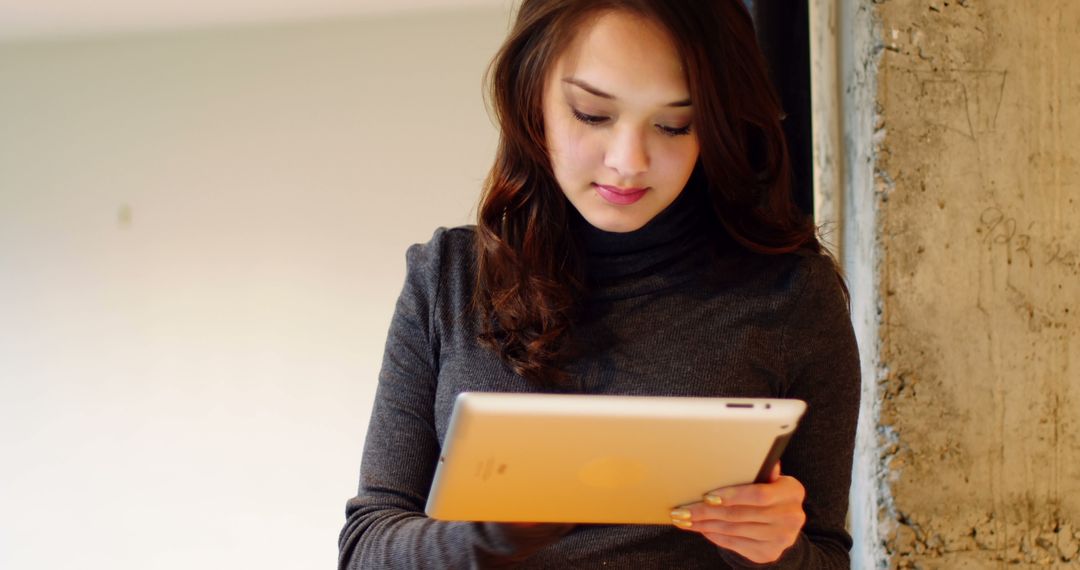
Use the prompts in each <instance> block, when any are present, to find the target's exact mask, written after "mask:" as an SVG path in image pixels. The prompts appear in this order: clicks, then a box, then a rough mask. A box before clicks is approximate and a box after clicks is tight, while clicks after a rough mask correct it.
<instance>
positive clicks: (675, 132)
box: [571, 109, 690, 137]
mask: <svg viewBox="0 0 1080 570" xmlns="http://www.w3.org/2000/svg"><path fill="white" fill-rule="evenodd" d="M571 112H572V113H573V114H574V118H575V119H577V120H579V121H581V122H582V123H585V124H586V125H599V124H600V123H603V122H604V121H606V120H607V119H608V118H607V117H598V116H596V115H586V114H585V113H582V112H581V111H578V110H577V109H571ZM656 126H657V128H659V129H660V132H662V133H664V134H665V135H667V136H669V137H678V136H683V135H688V134H690V125H686V126H685V127H678V128H676V127H665V126H663V125H656Z"/></svg>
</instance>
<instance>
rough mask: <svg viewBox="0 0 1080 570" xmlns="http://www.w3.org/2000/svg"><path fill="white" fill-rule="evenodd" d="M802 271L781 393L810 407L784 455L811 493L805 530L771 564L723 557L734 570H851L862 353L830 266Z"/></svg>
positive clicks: (821, 263)
mask: <svg viewBox="0 0 1080 570" xmlns="http://www.w3.org/2000/svg"><path fill="white" fill-rule="evenodd" d="M803 261H804V263H802V264H800V268H799V273H801V275H800V276H801V277H802V279H801V281H802V284H801V285H797V286H798V287H800V288H801V289H802V292H801V293H800V294H799V296H798V297H797V299H796V302H795V305H794V306H793V308H792V311H791V314H790V315H789V316H788V322H787V325H786V327H785V329H784V333H783V340H782V347H783V354H784V357H785V359H786V362H787V369H788V384H787V385H786V387H785V390H784V393H783V394H782V396H783V397H785V398H798V399H800V400H803V401H805V402H806V403H807V411H806V414H805V416H804V417H803V419H802V421H801V422H800V424H799V428H798V430H797V431H796V432H795V435H794V436H793V437H792V439H791V442H790V443H789V444H788V447H787V449H786V450H785V452H784V454H783V456H782V457H781V458H780V465H781V470H782V472H783V474H784V475H790V476H792V477H794V478H796V479H797V480H799V482H800V483H802V484H803V486H804V487H805V488H806V499H805V501H804V502H803V510H804V511H805V512H806V524H805V526H804V527H803V531H802V534H801V535H800V536H799V538H798V539H797V540H796V542H795V544H794V545H792V547H791V548H789V549H788V550H787V551H786V552H785V553H784V554H783V556H781V558H780V559H779V560H777V561H776V562H774V563H771V564H755V563H753V562H751V561H749V560H747V559H745V558H743V557H742V556H739V555H738V554H736V553H734V552H731V551H728V550H721V552H722V554H723V556H724V558H725V561H726V562H727V563H728V564H729V565H731V567H732V568H740V569H741V568H783V569H807V570H810V569H813V570H829V569H844V570H847V569H848V568H850V564H851V563H850V555H849V551H850V549H851V536H850V535H849V534H848V533H847V530H846V529H845V519H846V516H847V507H848V493H849V490H850V486H851V462H852V454H853V451H854V446H855V426H856V423H857V419H858V415H859V394H860V384H861V375H860V368H859V352H858V347H857V346H856V343H855V333H854V330H853V328H852V325H851V316H850V312H849V310H848V304H847V298H846V295H845V294H844V291H843V289H842V283H841V280H840V277H839V276H838V275H837V273H836V271H834V270H833V266H832V261H831V260H829V259H828V258H826V257H823V256H815V257H809V258H807V259H805V260H803Z"/></svg>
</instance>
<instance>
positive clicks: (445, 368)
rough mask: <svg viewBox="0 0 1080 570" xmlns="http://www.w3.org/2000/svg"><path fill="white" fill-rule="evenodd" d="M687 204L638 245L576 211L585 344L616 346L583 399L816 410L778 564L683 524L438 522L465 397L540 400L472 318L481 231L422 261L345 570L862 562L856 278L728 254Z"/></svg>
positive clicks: (426, 247) (460, 233)
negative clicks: (798, 521)
mask: <svg viewBox="0 0 1080 570" xmlns="http://www.w3.org/2000/svg"><path fill="white" fill-rule="evenodd" d="M688 194H689V193H688V192H684V196H681V197H680V198H679V199H678V200H676V201H675V203H673V204H672V205H671V206H669V207H668V208H667V209H666V210H665V211H663V212H661V213H660V214H659V215H658V216H657V217H656V218H654V219H653V220H652V221H651V222H649V224H647V225H646V226H645V227H643V228H642V229H640V230H638V231H636V232H630V233H624V234H611V233H606V232H603V231H600V230H598V229H596V228H593V227H592V226H590V225H588V223H586V222H584V220H583V219H581V218H580V216H577V215H576V212H573V214H574V215H575V217H574V221H573V223H572V224H571V225H572V227H571V231H574V232H578V235H579V237H580V238H581V242H582V243H583V245H584V247H585V249H586V251H587V254H588V255H587V271H588V277H589V280H590V283H591V288H590V295H589V298H588V302H587V306H586V311H585V313H586V314H587V315H589V317H588V318H587V319H585V321H584V322H582V323H580V325H579V326H580V329H579V330H580V331H581V333H582V334H580V335H579V336H580V338H592V339H603V340H602V342H599V344H597V346H596V347H595V349H594V350H591V351H590V352H589V353H588V355H587V356H583V357H580V358H579V359H578V360H576V361H574V362H573V363H571V364H570V365H569V367H568V370H569V371H570V372H571V377H572V378H573V381H574V382H575V384H574V385H573V386H570V387H569V388H568V391H571V392H579V393H590V394H620V395H660V396H715V397H737V396H767V397H780V398H799V399H802V400H805V401H806V402H807V404H808V411H807V414H806V416H805V417H804V418H803V421H802V423H801V424H800V427H799V429H798V431H797V432H796V434H795V436H794V438H793V439H792V440H791V443H790V444H789V446H788V448H787V451H786V452H785V453H784V455H783V456H782V458H781V465H782V467H783V470H784V473H785V474H787V475H791V476H793V477H795V478H796V479H798V480H799V481H800V482H801V483H802V484H803V485H804V486H805V487H806V494H807V496H806V501H805V503H804V510H805V511H806V514H807V522H806V525H805V527H804V528H803V532H802V534H801V536H800V537H799V539H798V540H797V542H796V543H795V545H794V546H793V547H792V548H790V549H788V550H787V551H786V552H785V554H784V555H783V557H782V558H781V559H780V560H779V561H777V562H776V563H775V564H772V565H758V564H754V563H751V562H750V561H748V560H746V559H745V558H743V557H741V556H739V555H737V554H735V553H733V552H731V551H727V550H724V549H721V548H719V547H717V546H715V545H714V544H712V543H711V542H709V541H708V540H706V539H705V538H704V537H702V536H701V535H699V534H698V533H695V532H690V531H686V530H680V529H678V528H676V527H674V526H667V525H576V526H572V525H540V526H536V527H529V528H518V527H511V526H507V525H503V524H498V523H470V522H445V521H435V520H432V519H429V518H427V517H426V516H425V515H424V506H425V503H426V500H427V494H428V491H429V489H430V486H431V480H432V476H433V474H434V471H435V465H436V461H437V460H438V457H439V450H440V448H441V446H442V443H443V438H444V437H445V435H446V429H447V422H448V420H449V418H450V412H451V410H452V407H453V403H454V398H455V396H457V394H458V393H460V392H463V391H487V392H529V391H536V390H537V389H536V388H534V387H532V386H531V385H530V384H529V383H528V382H526V381H525V380H524V379H523V378H521V377H519V376H517V375H515V374H514V373H513V372H512V371H511V370H510V369H509V368H508V367H507V366H506V365H505V364H504V363H503V362H502V361H501V360H500V359H499V358H498V356H497V355H495V354H494V353H493V352H491V351H489V350H487V349H485V348H483V347H481V346H480V345H479V344H478V343H477V341H476V336H477V332H478V329H477V324H476V319H475V318H474V317H473V316H471V315H470V314H469V309H468V308H469V303H470V300H471V298H472V291H473V286H474V284H473V280H474V247H473V240H474V233H473V229H472V228H471V227H460V228H453V229H449V230H448V229H443V228H440V229H439V230H437V231H436V232H435V235H434V236H432V238H431V240H430V241H429V242H427V243H426V244H418V245H414V246H412V247H410V248H409V250H408V253H407V255H406V261H407V268H408V269H407V277H406V280H405V286H404V288H403V290H402V292H401V296H400V298H399V299H398V302H397V306H396V310H395V313H394V317H393V320H392V322H391V325H390V331H389V335H388V338H387V341H386V352H385V355H384V358H383V365H382V370H381V372H380V375H379V386H378V389H377V391H376V394H375V404H374V408H373V411H372V415H371V422H370V424H369V426H368V434H367V439H366V440H365V446H364V454H363V459H362V465H361V469H360V486H359V492H358V494H357V496H356V497H354V498H352V499H350V500H349V501H348V503H347V505H346V517H347V520H346V523H345V527H344V529H343V530H342V532H341V536H340V539H339V548H340V556H339V562H338V567H339V568H340V569H342V570H344V569H347V568H349V569H351V568H373V569H374V568H380V569H382V568H409V569H416V568H454V569H457V568H498V567H517V568H599V567H608V568H762V567H769V568H805V569H814V570H822V569H829V568H837V569H839V568H844V569H846V568H848V567H849V561H848V550H849V548H850V547H851V538H850V537H849V535H848V534H847V532H846V531H845V529H844V518H845V514H846V512H847V499H848V487H849V484H850V476H851V475H850V473H851V458H852V449H853V443H854V435H855V423H856V418H857V415H858V401H859V363H858V353H857V350H856V345H855V338H854V335H853V333H852V328H851V324H850V320H849V316H848V309H847V305H846V302H845V299H844V295H843V292H842V289H841V283H840V280H839V278H838V276H837V274H836V272H835V271H834V269H833V266H832V263H831V261H829V260H828V259H827V258H825V257H822V256H818V255H812V254H806V255H795V254H792V255H782V256H759V255H753V254H749V253H746V252H742V251H739V250H738V249H737V248H734V247H732V248H727V252H726V253H723V254H721V255H719V256H716V255H713V254H712V252H713V249H711V247H710V244H711V243H712V242H711V241H709V240H707V239H706V238H705V233H704V231H703V228H705V227H707V224H709V222H710V219H707V218H705V217H704V216H706V215H708V214H703V212H705V211H707V208H703V207H702V203H701V202H700V201H697V202H695V200H694V198H692V197H689V196H688ZM712 223H713V224H715V221H713V222H712ZM707 490H708V489H702V492H704V491H707ZM627 500H633V498H632V497H628V498H627Z"/></svg>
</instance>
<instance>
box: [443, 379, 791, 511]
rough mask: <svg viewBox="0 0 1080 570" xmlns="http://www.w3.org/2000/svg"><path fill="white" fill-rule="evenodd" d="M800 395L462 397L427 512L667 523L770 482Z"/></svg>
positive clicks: (480, 395) (479, 394)
mask: <svg viewBox="0 0 1080 570" xmlns="http://www.w3.org/2000/svg"><path fill="white" fill-rule="evenodd" d="M805 409H806V405H805V403H803V402H802V401H799V400H780V399H764V398H676V397H643V396H599V395H550V394H501V393H463V394H461V395H459V397H458V399H457V401H456V402H455V406H454V411H453V415H452V416H451V421H450V427H449V430H448V432H447V435H446V444H445V445H444V449H443V453H442V455H441V457H440V459H439V464H438V466H437V468H436V472H435V478H434V481H433V484H432V488H431V493H430V495H429V497H428V503H427V509H426V512H427V514H428V516H430V517H432V518H436V519H442V520H472V521H501V522H573V523H640V524H668V523H670V522H671V518H670V516H669V514H668V513H669V511H670V510H671V509H672V508H674V507H676V506H679V505H683V504H687V503H693V502H697V501H700V500H701V498H702V495H703V494H704V493H705V492H707V491H710V490H712V489H716V488H718V487H724V486H728V485H737V484H742V483H750V482H753V481H755V480H758V481H763V480H765V478H766V477H767V475H768V473H769V471H770V470H771V468H772V466H773V465H774V464H775V462H776V460H777V459H778V458H779V456H780V453H781V452H782V451H783V447H784V445H785V444H786V443H787V440H788V439H790V436H791V434H792V432H794V430H795V427H796V424H797V423H798V421H799V418H800V417H801V416H802V414H803V412H804V411H805Z"/></svg>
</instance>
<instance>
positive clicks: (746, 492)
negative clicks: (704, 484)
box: [705, 475, 806, 507]
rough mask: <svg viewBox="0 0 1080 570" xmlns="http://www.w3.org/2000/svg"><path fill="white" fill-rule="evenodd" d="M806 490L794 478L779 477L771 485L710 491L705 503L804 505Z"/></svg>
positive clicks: (753, 484) (743, 486) (751, 505)
mask: <svg viewBox="0 0 1080 570" xmlns="http://www.w3.org/2000/svg"><path fill="white" fill-rule="evenodd" d="M805 497H806V489H805V488H804V487H803V486H802V483H799V481H798V480H797V479H795V478H794V477H788V476H783V475H781V476H779V477H777V478H776V479H775V480H774V481H772V482H770V483H751V484H748V485H735V486H732V487H724V488H722V489H716V490H713V491H709V492H708V493H706V494H705V502H706V503H708V504H710V505H714V506H720V505H727V506H735V505H742V506H749V507H768V506H772V505H776V504H780V503H791V502H797V503H799V504H802V501H803V499H804V498H805Z"/></svg>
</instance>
